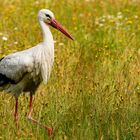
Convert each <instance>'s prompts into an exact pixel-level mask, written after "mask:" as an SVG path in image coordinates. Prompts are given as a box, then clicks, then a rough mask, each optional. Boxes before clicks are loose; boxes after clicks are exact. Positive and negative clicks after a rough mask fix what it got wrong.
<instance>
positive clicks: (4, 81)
mask: <svg viewBox="0 0 140 140" xmlns="http://www.w3.org/2000/svg"><path fill="white" fill-rule="evenodd" d="M2 59H4V57H3V58H1V59H0V61H1V60H2ZM8 83H11V84H15V81H14V80H11V79H9V78H8V77H6V76H5V75H3V74H1V73H0V86H3V85H5V84H8Z"/></svg>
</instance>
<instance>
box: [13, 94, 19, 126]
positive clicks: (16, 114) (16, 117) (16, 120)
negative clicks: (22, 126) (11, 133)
mask: <svg viewBox="0 0 140 140" xmlns="http://www.w3.org/2000/svg"><path fill="white" fill-rule="evenodd" d="M15 99H16V104H15V114H14V117H15V123H16V126H17V125H18V97H16V98H15Z"/></svg>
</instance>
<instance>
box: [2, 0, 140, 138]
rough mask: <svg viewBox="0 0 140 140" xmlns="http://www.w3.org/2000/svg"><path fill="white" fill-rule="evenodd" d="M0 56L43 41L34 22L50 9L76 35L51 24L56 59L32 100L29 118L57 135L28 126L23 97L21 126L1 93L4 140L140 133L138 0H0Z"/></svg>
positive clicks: (24, 97) (8, 99) (134, 135)
mask: <svg viewBox="0 0 140 140" xmlns="http://www.w3.org/2000/svg"><path fill="white" fill-rule="evenodd" d="M0 5H1V6H0V57H3V56H5V55H7V54H9V53H13V52H16V51H20V50H24V49H26V48H30V47H33V46H35V45H36V44H37V43H39V42H41V41H42V34H41V30H40V27H39V24H38V22H37V14H38V11H39V10H40V9H42V8H43V9H44V8H48V9H50V10H52V11H53V12H54V14H55V17H56V19H57V20H58V21H59V22H60V23H61V24H63V25H64V26H65V27H66V28H67V29H68V30H69V32H70V33H71V34H72V36H73V37H74V41H71V40H69V39H67V38H66V37H65V36H64V35H63V34H61V33H60V32H58V31H56V30H54V29H51V31H52V32H53V36H54V40H55V62H54V66H53V70H52V73H51V78H50V80H49V81H48V83H47V85H43V84H42V85H41V86H40V88H39V89H38V91H37V94H36V96H35V100H34V113H33V116H34V117H35V118H38V119H39V121H41V122H43V123H45V124H48V125H49V126H52V127H53V129H54V133H53V135H52V136H51V137H48V135H47V131H45V130H44V129H42V128H40V127H39V126H35V125H33V124H32V123H30V122H29V121H28V120H27V118H26V115H27V112H28V102H29V97H28V95H24V94H23V95H21V96H20V105H19V113H20V116H19V120H20V121H19V129H18V130H17V129H16V127H15V124H14V117H13V111H14V103H15V100H14V98H13V97H11V95H8V94H4V93H1V94H0V139H2V140H15V139H18V140H43V139H45V140H46V139H54V140H97V139H99V140H119V139H120V140H132V139H139V138H140V8H139V6H140V1H139V0H63V1H62V0H61V1H58V0H38V1H36V0H22V1H21V0H10V1H9V0H0Z"/></svg>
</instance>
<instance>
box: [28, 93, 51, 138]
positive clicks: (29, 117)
mask: <svg viewBox="0 0 140 140" xmlns="http://www.w3.org/2000/svg"><path fill="white" fill-rule="evenodd" d="M32 103H33V96H32V94H30V103H29V114H28V119H29V120H30V121H32V122H33V123H34V124H38V125H40V126H41V127H43V128H45V129H47V130H48V135H49V136H50V135H52V131H53V130H52V128H50V127H48V126H46V125H43V124H41V123H40V122H39V121H37V120H35V119H34V118H32V111H33V109H32Z"/></svg>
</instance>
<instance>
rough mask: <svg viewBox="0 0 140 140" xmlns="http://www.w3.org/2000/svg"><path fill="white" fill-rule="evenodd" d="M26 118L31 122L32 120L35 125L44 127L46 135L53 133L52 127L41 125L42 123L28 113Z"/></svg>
mask: <svg viewBox="0 0 140 140" xmlns="http://www.w3.org/2000/svg"><path fill="white" fill-rule="evenodd" d="M28 120H30V121H31V122H33V123H34V124H36V125H39V126H40V127H42V128H44V129H45V130H47V131H48V136H51V135H52V134H53V129H52V128H51V127H48V126H46V125H43V124H42V123H40V122H39V121H37V120H35V119H34V118H32V117H31V116H30V115H29V116H28Z"/></svg>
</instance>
